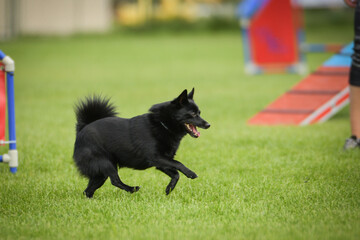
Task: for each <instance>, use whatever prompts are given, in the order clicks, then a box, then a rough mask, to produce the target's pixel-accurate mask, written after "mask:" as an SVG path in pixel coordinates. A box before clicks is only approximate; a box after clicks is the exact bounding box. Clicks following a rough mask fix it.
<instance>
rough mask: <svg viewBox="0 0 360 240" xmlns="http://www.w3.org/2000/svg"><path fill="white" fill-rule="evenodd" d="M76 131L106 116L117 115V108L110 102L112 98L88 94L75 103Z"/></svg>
mask: <svg viewBox="0 0 360 240" xmlns="http://www.w3.org/2000/svg"><path fill="white" fill-rule="evenodd" d="M75 114H76V120H77V123H76V133H78V132H80V131H81V129H83V128H84V127H85V126H86V125H88V124H90V123H92V122H94V121H96V120H99V119H101V118H106V117H114V116H116V114H117V112H116V108H115V106H114V105H112V104H111V103H110V98H105V97H104V98H103V97H101V96H98V95H93V96H88V97H86V98H85V99H83V100H80V101H79V102H78V103H77V104H76V105H75Z"/></svg>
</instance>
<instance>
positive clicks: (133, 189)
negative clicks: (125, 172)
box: [129, 186, 140, 193]
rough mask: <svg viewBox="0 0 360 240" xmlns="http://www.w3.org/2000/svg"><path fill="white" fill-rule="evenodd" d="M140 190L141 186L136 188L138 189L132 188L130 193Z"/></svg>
mask: <svg viewBox="0 0 360 240" xmlns="http://www.w3.org/2000/svg"><path fill="white" fill-rule="evenodd" d="M139 190H140V187H139V186H136V187H132V188H130V191H129V192H130V193H134V192H137V191H139Z"/></svg>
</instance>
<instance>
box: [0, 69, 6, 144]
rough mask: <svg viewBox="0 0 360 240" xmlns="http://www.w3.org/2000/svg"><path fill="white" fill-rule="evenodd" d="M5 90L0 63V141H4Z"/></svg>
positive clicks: (3, 75) (3, 73)
mask: <svg viewBox="0 0 360 240" xmlns="http://www.w3.org/2000/svg"><path fill="white" fill-rule="evenodd" d="M5 115H6V89H5V71H4V65H3V64H2V63H1V62H0V140H5V128H6V122H5Z"/></svg>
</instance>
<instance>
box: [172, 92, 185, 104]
mask: <svg viewBox="0 0 360 240" xmlns="http://www.w3.org/2000/svg"><path fill="white" fill-rule="evenodd" d="M188 102H189V101H188V96H187V90H186V89H185V90H184V91H183V92H182V93H181V94H180V95H179V96H178V97H177V98H175V99H174V100H172V101H171V103H172V104H177V105H184V104H186V103H188Z"/></svg>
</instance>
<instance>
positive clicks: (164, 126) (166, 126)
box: [160, 121, 171, 132]
mask: <svg viewBox="0 0 360 240" xmlns="http://www.w3.org/2000/svg"><path fill="white" fill-rule="evenodd" d="M160 124H161V125H162V126H163V127H164V128H165V129H166V130H168V131H169V132H171V131H170V129H169V128H168V127H167V126H166V125H165V124H164V123H163V122H162V121H160Z"/></svg>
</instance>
